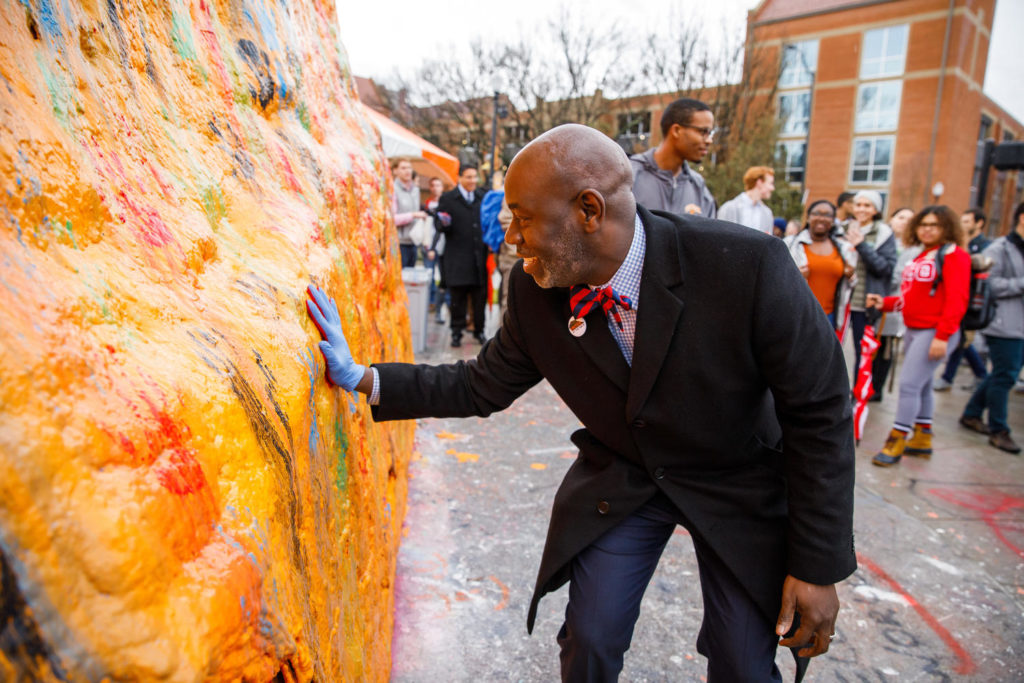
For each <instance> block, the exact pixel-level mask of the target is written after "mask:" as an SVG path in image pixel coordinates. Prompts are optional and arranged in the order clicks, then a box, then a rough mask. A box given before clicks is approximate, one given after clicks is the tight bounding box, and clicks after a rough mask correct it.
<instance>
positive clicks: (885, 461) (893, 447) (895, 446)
mask: <svg viewBox="0 0 1024 683" xmlns="http://www.w3.org/2000/svg"><path fill="white" fill-rule="evenodd" d="M906 446H907V433H906V432H901V431H900V430H898V429H894V430H892V431H891V432H889V438H888V439H886V440H885V445H884V446H882V450H880V451H878V453H876V454H875V457H873V458H871V464H872V465H878V466H879V467H892V466H893V465H895V464H897V463H898V462H899V461H900V458H901V457H903V450H904V449H905V448H906Z"/></svg>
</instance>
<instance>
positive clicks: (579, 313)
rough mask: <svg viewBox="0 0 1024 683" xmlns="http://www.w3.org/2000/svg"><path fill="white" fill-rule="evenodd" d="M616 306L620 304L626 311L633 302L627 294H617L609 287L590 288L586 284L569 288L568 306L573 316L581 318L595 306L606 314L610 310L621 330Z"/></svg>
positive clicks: (631, 306)
mask: <svg viewBox="0 0 1024 683" xmlns="http://www.w3.org/2000/svg"><path fill="white" fill-rule="evenodd" d="M616 306H621V307H622V308H623V309H624V310H627V311H628V310H630V309H632V308H633V302H632V301H630V300H629V297H628V296H619V295H618V294H617V293H616V292H615V290H614V289H612V288H611V287H598V288H597V289H592V288H590V287H589V286H587V285H575V286H574V287H572V288H571V289H570V290H569V307H570V308H571V309H572V315H573V317H574V318H579V319H580V320H582V319H583V318H584V316H586V315H587V313H590V311H592V310H594V309H595V308H600V309H601V310H602V311H604V314H605V315H608V313H609V311H610V312H611V314H612V317H613V318H614V319H615V323H616V324H617V325H618V326H619V329H620V330H621V329H623V326H622V316H620V315H619V311H618V309H616Z"/></svg>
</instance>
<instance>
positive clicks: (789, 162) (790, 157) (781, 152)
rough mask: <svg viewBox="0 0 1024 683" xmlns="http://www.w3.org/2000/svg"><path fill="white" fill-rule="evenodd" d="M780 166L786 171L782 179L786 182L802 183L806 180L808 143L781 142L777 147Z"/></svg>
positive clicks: (798, 141)
mask: <svg viewBox="0 0 1024 683" xmlns="http://www.w3.org/2000/svg"><path fill="white" fill-rule="evenodd" d="M776 156H777V157H778V162H779V166H781V167H782V168H783V169H784V170H783V172H782V177H783V178H785V179H786V182H790V183H801V182H803V180H804V166H805V163H806V156H807V143H806V142H805V141H803V140H792V141H789V142H780V143H779V146H778V147H776Z"/></svg>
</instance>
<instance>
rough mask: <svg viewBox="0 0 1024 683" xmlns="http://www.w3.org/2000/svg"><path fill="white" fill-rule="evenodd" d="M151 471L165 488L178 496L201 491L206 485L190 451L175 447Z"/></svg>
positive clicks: (204, 476)
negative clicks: (164, 459)
mask: <svg viewBox="0 0 1024 683" xmlns="http://www.w3.org/2000/svg"><path fill="white" fill-rule="evenodd" d="M153 471H154V472H155V473H156V478H157V479H158V480H159V481H160V484H161V485H163V487H164V488H165V489H167V490H168V491H170V492H171V493H176V494H178V495H179V496H185V495H189V494H191V493H195V492H196V491H201V490H202V489H205V488H206V486H207V483H206V475H205V474H203V468H202V467H200V466H199V462H198V461H197V460H196V458H195V455H193V453H192V451H188V450H185V449H176V450H173V451H171V452H170V455H169V456H168V457H167V459H166V462H163V463H159V464H157V465H156V466H155V467H154V468H153Z"/></svg>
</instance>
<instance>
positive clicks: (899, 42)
mask: <svg viewBox="0 0 1024 683" xmlns="http://www.w3.org/2000/svg"><path fill="white" fill-rule="evenodd" d="M907 34H908V29H907V25H906V24H903V25H902V26H889V27H887V28H879V29H875V30H874V31H865V32H864V52H863V54H862V55H861V60H860V77H861V78H882V77H884V76H900V75H902V74H903V69H904V67H905V65H906V61H907Z"/></svg>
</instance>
